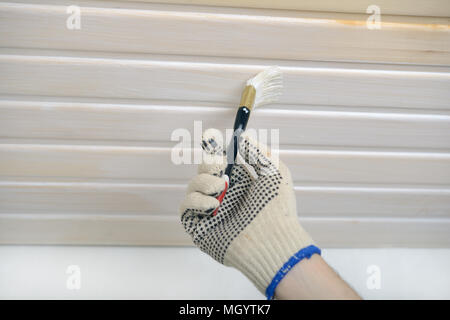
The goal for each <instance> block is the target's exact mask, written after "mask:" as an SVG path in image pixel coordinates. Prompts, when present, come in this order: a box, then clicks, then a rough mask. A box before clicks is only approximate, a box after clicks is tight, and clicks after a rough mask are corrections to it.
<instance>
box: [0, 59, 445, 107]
mask: <svg viewBox="0 0 450 320" xmlns="http://www.w3.org/2000/svg"><path fill="white" fill-rule="evenodd" d="M263 68H264V67H263V66H255V65H239V64H214V63H194V62H183V61H179V62H174V61H154V60H124V59H112V58H98V59H95V58H86V57H67V56H64V57H58V56H33V55H30V56H27V55H13V54H3V55H1V54H0V69H1V70H2V77H1V78H0V94H6V95H41V96H42V95H47V96H57V97H101V98H112V99H113V98H129V99H161V100H183V101H218V102H223V103H228V104H230V105H231V106H233V109H234V106H235V105H236V104H237V103H238V102H239V97H240V93H241V90H242V86H243V84H244V83H245V81H246V80H247V79H248V78H250V77H252V76H254V75H255V74H256V73H257V72H259V71H261V70H262V69H263ZM282 70H283V76H284V93H283V96H282V97H281V101H280V103H284V104H295V105H298V104H313V105H338V106H339V105H340V106H366V107H396V108H423V109H428V108H429V109H449V108H450V105H449V103H448V101H449V94H450V93H449V92H450V91H449V88H450V74H449V73H443V72H419V71H400V70H390V71H389V70H359V69H345V68H344V69H342V68H320V67H300V66H299V67H283V68H282Z"/></svg>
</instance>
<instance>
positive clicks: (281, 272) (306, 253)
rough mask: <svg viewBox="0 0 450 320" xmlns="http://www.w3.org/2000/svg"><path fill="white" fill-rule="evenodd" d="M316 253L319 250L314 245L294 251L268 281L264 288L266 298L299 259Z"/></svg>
mask: <svg viewBox="0 0 450 320" xmlns="http://www.w3.org/2000/svg"><path fill="white" fill-rule="evenodd" d="M315 253H317V254H318V255H320V254H321V251H320V249H319V248H317V247H316V246H314V245H310V246H308V247H305V248H303V249H301V250H299V251H298V252H297V253H295V254H294V255H293V256H292V257H290V258H289V260H288V261H287V262H286V263H285V264H284V265H283V266H282V267H281V269H280V270H278V272H277V273H276V274H275V276H274V277H273V279H272V281H271V282H270V284H269V286H268V287H267V289H266V297H267V300H272V299H273V296H274V295H275V289H276V288H277V286H278V284H279V283H280V281H281V280H283V278H284V277H285V276H286V274H287V273H288V272H289V271H290V270H291V269H292V268H293V267H294V266H295V265H296V264H297V263H299V262H300V261H302V260H303V259H305V258H308V259H309V258H311V256H312V255H313V254H315Z"/></svg>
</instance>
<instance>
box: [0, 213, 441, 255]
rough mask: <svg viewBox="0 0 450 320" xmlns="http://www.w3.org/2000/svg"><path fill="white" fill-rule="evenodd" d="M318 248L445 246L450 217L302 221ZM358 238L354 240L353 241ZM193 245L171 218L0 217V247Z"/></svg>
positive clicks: (177, 223)
mask: <svg viewBox="0 0 450 320" xmlns="http://www.w3.org/2000/svg"><path fill="white" fill-rule="evenodd" d="M300 221H301V223H302V225H304V226H305V228H306V229H307V230H309V233H310V234H311V236H312V237H313V238H314V239H315V241H316V242H317V243H318V244H319V245H320V246H321V247H347V246H348V244H349V243H351V244H352V246H353V247H392V246H396V247H446V246H450V233H449V232H448V230H449V228H450V220H449V219H441V220H433V221H430V220H421V219H408V220H405V219H332V218H331V219H314V218H311V219H307V218H305V219H300ZM356 239H357V240H356ZM37 243H39V244H72V245H73V244H77V245H90V244H95V245H118V244H120V245H192V241H191V240H190V239H189V236H188V235H187V234H186V233H185V232H184V231H183V228H182V226H181V224H180V222H179V221H178V218H175V217H146V218H143V217H141V216H137V217H136V216H101V215H98V216H79V215H67V216H65V217H61V216H58V215H41V216H35V215H9V214H1V215H0V244H37Z"/></svg>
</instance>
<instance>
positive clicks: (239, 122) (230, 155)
mask: <svg viewBox="0 0 450 320" xmlns="http://www.w3.org/2000/svg"><path fill="white" fill-rule="evenodd" d="M249 118H250V109H249V108H247V107H246V106H241V107H239V109H238V111H237V113H236V118H235V120H234V127H233V137H232V138H231V141H230V144H229V145H228V149H227V163H228V165H227V167H226V168H225V174H224V178H225V189H224V190H223V191H222V193H221V194H220V195H218V196H217V198H216V199H217V200H219V202H220V203H222V201H223V198H225V194H226V193H227V190H228V188H229V187H231V179H230V175H231V170H233V165H234V162H235V161H236V156H237V153H238V152H239V150H238V148H239V137H240V136H241V134H242V132H244V131H245V128H247V122H248V119H249ZM219 207H220V205H219ZM219 207H217V209H216V210H214V212H213V213H212V216H213V217H214V216H215V215H216V214H217V212H218V211H219Z"/></svg>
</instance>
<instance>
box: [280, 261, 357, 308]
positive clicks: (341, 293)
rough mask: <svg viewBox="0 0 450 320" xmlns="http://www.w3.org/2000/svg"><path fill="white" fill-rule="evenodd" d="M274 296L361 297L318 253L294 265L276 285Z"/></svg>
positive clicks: (282, 297) (300, 297)
mask: <svg viewBox="0 0 450 320" xmlns="http://www.w3.org/2000/svg"><path fill="white" fill-rule="evenodd" d="M275 298H276V299H279V300H286V299H315V300H317V299H333V300H335V299H347V300H348V299H361V298H360V297H359V296H358V294H357V293H356V292H355V291H354V290H353V289H352V288H351V287H350V286H348V285H347V284H346V283H345V282H344V281H343V280H342V279H341V278H340V277H339V275H338V274H337V273H336V272H335V271H334V270H333V269H332V268H331V267H330V266H329V265H328V264H327V263H326V262H325V260H324V259H323V258H322V257H321V256H319V255H313V256H311V258H310V259H303V260H302V261H300V262H299V263H298V264H297V265H295V266H294V267H293V268H292V269H291V270H290V272H289V273H288V274H287V275H286V276H285V277H284V279H283V280H282V281H281V282H280V283H279V285H278V286H277V288H276V291H275Z"/></svg>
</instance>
